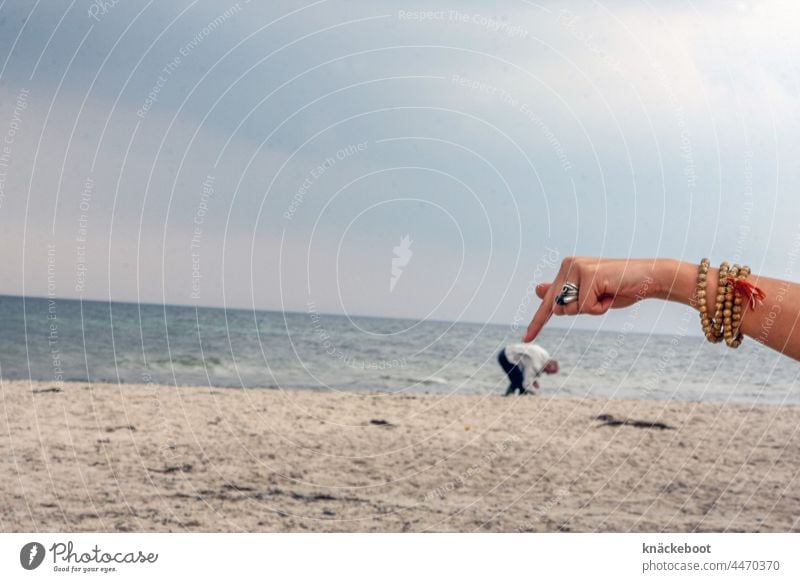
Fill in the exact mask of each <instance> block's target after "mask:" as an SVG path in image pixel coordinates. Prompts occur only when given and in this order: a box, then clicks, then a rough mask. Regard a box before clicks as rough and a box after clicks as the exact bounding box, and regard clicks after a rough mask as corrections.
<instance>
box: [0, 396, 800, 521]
mask: <svg viewBox="0 0 800 582" xmlns="http://www.w3.org/2000/svg"><path fill="white" fill-rule="evenodd" d="M0 408H1V409H2V415H1V416H0V423H2V430H0V459H2V466H1V468H2V471H0V475H2V476H1V477H0V496H1V497H2V499H3V503H2V505H0V529H2V531H4V532H15V531H59V532H68V531H69V532H72V531H75V532H77V531H137V532H139V531H141V532H150V531H246V532H255V531H265V532H272V531H279V532H287V531H382V532H400V531H413V532H421V531H463V532H471V531H496V532H518V531H522V532H542V531H573V532H586V531H800V486H798V485H800V462H799V461H800V432H799V430H800V407H776V406H750V405H741V404H736V405H734V404H717V403H693V402H675V401H672V402H659V401H626V400H600V399H568V398H558V397H548V396H538V397H513V398H501V397H499V396H485V397H481V396H448V397H439V396H428V395H387V394H345V393H320V392H312V391H302V390H296V391H279V390H249V391H244V390H236V389H212V388H208V387H204V388H201V387H198V388H193V387H185V388H183V387H182V388H175V387H167V386H158V385H122V386H118V385H113V384H94V385H88V384H83V383H74V384H65V385H64V386H63V389H59V387H56V386H52V385H51V384H48V383H30V382H25V381H4V382H2V398H0ZM600 415H611V416H612V417H613V419H617V420H619V419H622V420H629V421H630V422H628V423H623V424H618V423H616V424H615V423H612V424H609V423H607V422H603V421H601V420H597V417H598V416H600ZM634 421H644V422H645V426H637V425H636V424H635V423H634ZM647 423H663V424H664V425H666V426H668V427H670V428H658V425H656V426H648V425H647Z"/></svg>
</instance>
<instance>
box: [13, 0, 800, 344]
mask: <svg viewBox="0 0 800 582" xmlns="http://www.w3.org/2000/svg"><path fill="white" fill-rule="evenodd" d="M798 25H800V8H798V7H797V6H796V5H795V4H793V3H791V2H769V3H766V2H762V3H756V2H739V3H734V2H670V3H647V2H645V3H642V2H628V1H620V2H606V3H597V2H562V3H550V2H528V1H522V0H508V1H504V2H493V3H488V2H485V3H479V2H464V1H461V2H408V3H406V2H399V3H398V2H386V1H372V2H349V1H337V0H330V1H326V0H319V1H316V2H309V3H306V2H282V1H278V2H268V3H267V2H246V1H244V0H240V1H239V2H233V3H227V2H225V1H223V2H203V1H175V2H153V1H151V2H134V1H128V0H119V1H117V2H88V1H78V0H75V1H71V2H67V1H64V2H60V1H47V2H42V1H37V2H32V1H25V2H23V1H16V0H11V1H5V2H3V3H2V4H0V140H2V143H0V146H2V149H0V257H2V260H3V264H4V265H5V274H4V276H3V277H2V279H0V293H3V294H15V295H22V294H24V295H36V296H48V295H50V296H57V297H66V298H78V297H82V298H84V299H101V300H108V299H111V300H116V301H142V302H154V303H177V304H189V305H193V304H194V305H210V306H229V307H243V308H258V309H285V310H292V311H309V310H316V311H319V312H331V313H344V314H350V315H376V316H390V317H405V318H412V319H424V318H429V319H440V320H464V321H479V322H484V321H488V322H496V323H509V322H512V321H517V322H518V323H520V322H521V321H522V320H523V319H527V318H528V317H529V316H530V314H531V313H532V312H533V311H534V309H535V307H536V304H537V303H538V301H537V300H536V299H535V298H533V297H531V292H530V285H531V283H532V282H537V281H542V280H549V278H550V277H552V275H553V274H554V272H555V271H556V269H557V266H558V264H559V262H560V261H561V259H563V258H564V257H565V256H569V255H588V256H608V257H634V258H635V257H652V256H664V257H674V258H679V259H684V260H690V261H694V262H697V261H699V259H700V258H701V257H703V256H709V257H711V259H712V261H714V262H719V261H721V260H730V261H738V262H742V263H747V264H749V265H750V266H751V267H752V268H753V270H754V271H755V272H758V273H763V274H767V275H772V276H777V277H782V278H788V279H795V280H796V279H798V278H800V277H798V274H797V270H798V269H800V265H797V264H796V259H797V254H798V252H797V248H798V244H800V243H798V240H800V238H798V237H800V211H798V204H797V200H798V193H800V156H798V151H800V148H799V147H798V146H800V116H799V114H798V112H800V107H798V105H800V103H798V97H799V96H800V80H798V73H797V70H796V69H795V66H796V63H798V57H800V39H799V38H798V35H797V34H796V30H797V27H798ZM683 311H684V308H682V307H680V306H675V305H665V304H659V303H655V302H654V303H649V302H648V304H647V305H646V306H645V307H644V308H643V309H642V310H641V313H639V314H637V318H636V321H635V323H634V324H633V327H634V329H635V330H638V331H642V332H651V331H654V330H661V331H665V332H670V331H672V330H674V329H675V327H676V325H678V323H676V322H677V321H678V320H679V314H680V313H682V312H683ZM626 317H629V316H626V315H624V314H621V313H613V314H611V315H609V316H606V317H604V318H601V319H600V320H596V321H589V320H586V319H581V321H580V322H577V320H572V321H571V322H569V324H568V325H577V326H579V327H593V326H594V327H597V326H603V327H604V328H608V329H614V328H619V327H621V326H625V327H626V329H630V322H627V320H626ZM576 322H577V323H576ZM698 328H699V326H698Z"/></svg>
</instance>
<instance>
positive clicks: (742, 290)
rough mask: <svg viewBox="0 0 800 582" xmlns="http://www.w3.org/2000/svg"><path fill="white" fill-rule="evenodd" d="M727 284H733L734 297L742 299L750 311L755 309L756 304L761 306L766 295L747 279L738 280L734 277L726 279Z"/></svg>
mask: <svg viewBox="0 0 800 582" xmlns="http://www.w3.org/2000/svg"><path fill="white" fill-rule="evenodd" d="M728 283H733V292H734V294H736V295H741V296H742V297H744V300H745V302H746V303H747V304H748V305H750V309H755V308H756V302H758V305H761V304H762V303H763V301H764V299H766V298H767V294H766V293H764V291H762V290H761V289H760V288H758V287H756V286H755V285H753V284H752V283H751V282H750V281H748V280H747V279H738V278H736V277H731V276H729V277H728Z"/></svg>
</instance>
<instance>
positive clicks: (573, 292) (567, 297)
mask: <svg viewBox="0 0 800 582" xmlns="http://www.w3.org/2000/svg"><path fill="white" fill-rule="evenodd" d="M577 300H578V286H577V285H576V284H575V283H568V282H567V283H564V285H563V286H562V287H561V293H559V294H558V295H556V299H555V301H556V305H569V304H570V303H572V302H573V301H577Z"/></svg>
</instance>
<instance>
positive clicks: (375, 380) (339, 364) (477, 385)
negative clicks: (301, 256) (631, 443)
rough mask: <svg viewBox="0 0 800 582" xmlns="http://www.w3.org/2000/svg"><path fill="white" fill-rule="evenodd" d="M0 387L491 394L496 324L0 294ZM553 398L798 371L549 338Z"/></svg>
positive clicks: (659, 342)
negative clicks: (5, 383)
mask: <svg viewBox="0 0 800 582" xmlns="http://www.w3.org/2000/svg"><path fill="white" fill-rule="evenodd" d="M0 325H2V328H3V333H2V336H1V337H0V377H2V378H3V379H7V380H19V379H30V380H39V381H48V382H52V383H54V384H58V383H60V382H70V381H74V382H113V383H119V384H139V383H157V384H166V385H174V386H189V385H199V386H213V387H222V388H267V389H270V388H271V389H312V390H330V391H344V392H348V391H349V392H386V393H402V392H410V393H433V394H441V395H447V394H501V393H502V392H503V391H504V390H505V388H506V385H507V380H506V377H505V376H504V374H503V373H502V371H501V370H500V368H499V366H498V365H497V362H496V355H497V353H498V352H499V350H500V349H502V347H503V346H504V345H506V344H507V343H511V342H515V341H518V340H519V336H520V335H521V329H520V328H515V327H514V326H513V325H509V324H506V325H503V324H495V323H491V324H490V323H487V324H478V323H467V322H443V321H414V320H406V319H396V318H381V317H374V316H351V317H348V316H345V315H335V314H325V313H320V312H316V311H314V310H313V308H312V309H310V310H309V312H307V313H303V312H281V311H268V310H257V311H253V310H247V309H241V308H215V307H196V306H182V305H162V304H153V303H124V302H108V301H88V300H83V301H81V300H76V299H50V298H42V297H24V298H23V297H21V296H8V295H4V296H0ZM537 343H539V344H540V345H542V346H543V347H545V348H546V349H547V350H548V351H549V352H550V354H551V355H552V357H554V358H555V359H557V360H558V361H559V362H560V364H561V372H560V373H559V374H556V375H553V376H545V377H544V378H542V380H541V382H540V383H541V385H542V393H544V394H548V395H557V396H572V397H582V396H589V397H601V398H626V399H628V398H630V399H646V400H650V399H655V400H690V401H712V402H728V401H730V402H744V403H748V402H750V403H768V404H800V395H798V394H797V391H796V390H795V386H796V383H797V371H796V370H797V368H796V365H795V364H794V362H792V361H791V360H789V359H788V358H786V357H784V356H782V355H780V354H778V353H776V352H774V351H772V350H769V349H767V348H764V347H763V346H761V345H759V344H757V343H756V342H754V341H749V342H746V343H745V345H743V346H742V347H741V348H740V349H739V350H738V351H737V352H733V351H731V350H723V349H721V348H720V346H712V345H710V344H707V343H706V342H705V341H704V340H703V339H702V338H699V337H696V336H692V335H689V334H687V335H685V336H683V335H656V334H652V335H648V334H641V333H638V332H634V331H628V332H626V331H588V330H576V329H564V328H556V327H548V328H546V329H545V330H544V332H543V333H542V334H541V336H540V338H539V340H538V341H537Z"/></svg>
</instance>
